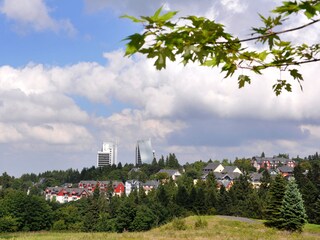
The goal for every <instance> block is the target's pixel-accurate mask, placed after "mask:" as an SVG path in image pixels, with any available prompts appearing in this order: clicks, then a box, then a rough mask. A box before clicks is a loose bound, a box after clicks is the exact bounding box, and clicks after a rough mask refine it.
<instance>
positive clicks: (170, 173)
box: [157, 169, 181, 181]
mask: <svg viewBox="0 0 320 240" xmlns="http://www.w3.org/2000/svg"><path fill="white" fill-rule="evenodd" d="M159 173H166V174H168V176H169V178H172V180H173V181H175V180H177V178H178V177H180V176H181V173H180V172H179V171H178V170H176V169H161V170H160V171H159V172H158V173H157V174H159Z"/></svg>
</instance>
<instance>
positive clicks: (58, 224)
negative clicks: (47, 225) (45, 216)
mask: <svg viewBox="0 0 320 240" xmlns="http://www.w3.org/2000/svg"><path fill="white" fill-rule="evenodd" d="M52 230H53V231H65V230H67V226H66V223H65V222H64V220H58V221H55V222H54V223H53V226H52Z"/></svg>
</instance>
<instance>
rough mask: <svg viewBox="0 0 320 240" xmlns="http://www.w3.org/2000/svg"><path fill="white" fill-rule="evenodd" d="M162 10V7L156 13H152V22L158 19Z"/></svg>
mask: <svg viewBox="0 0 320 240" xmlns="http://www.w3.org/2000/svg"><path fill="white" fill-rule="evenodd" d="M162 8H163V6H161V7H160V8H159V9H157V11H156V12H155V13H154V15H153V16H152V17H151V18H152V20H156V19H158V18H159V15H160V13H161V11H162Z"/></svg>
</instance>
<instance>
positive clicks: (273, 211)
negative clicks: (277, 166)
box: [265, 174, 286, 227]
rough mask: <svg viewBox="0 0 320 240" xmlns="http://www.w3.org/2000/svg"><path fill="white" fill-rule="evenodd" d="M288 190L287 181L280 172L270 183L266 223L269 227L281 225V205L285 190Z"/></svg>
mask: <svg viewBox="0 0 320 240" xmlns="http://www.w3.org/2000/svg"><path fill="white" fill-rule="evenodd" d="M285 190H286V181H285V179H284V178H283V177H282V176H281V175H280V174H279V175H277V176H276V177H275V179H274V181H273V182H272V183H271V185H270V189H269V192H268V198H267V199H268V203H267V208H266V212H265V214H266V219H267V221H266V222H265V225H266V226H268V227H277V226H279V225H281V221H282V220H281V211H280V210H281V206H282V199H283V197H284V192H285Z"/></svg>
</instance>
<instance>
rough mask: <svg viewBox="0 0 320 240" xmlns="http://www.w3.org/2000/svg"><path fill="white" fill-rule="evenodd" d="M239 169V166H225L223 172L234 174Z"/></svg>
mask: <svg viewBox="0 0 320 240" xmlns="http://www.w3.org/2000/svg"><path fill="white" fill-rule="evenodd" d="M236 169H237V166H225V167H224V168H223V170H222V172H223V173H233V171H234V170H236Z"/></svg>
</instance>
